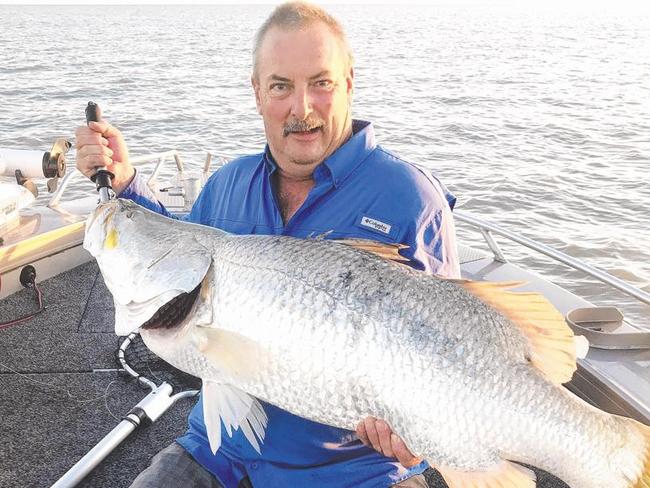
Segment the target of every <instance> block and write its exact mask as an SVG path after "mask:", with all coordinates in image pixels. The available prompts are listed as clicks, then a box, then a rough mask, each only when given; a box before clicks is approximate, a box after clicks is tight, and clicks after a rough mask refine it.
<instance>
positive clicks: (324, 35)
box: [258, 22, 345, 78]
mask: <svg viewBox="0 0 650 488" xmlns="http://www.w3.org/2000/svg"><path fill="white" fill-rule="evenodd" d="M344 59H345V55H344V50H343V46H342V42H341V41H340V39H339V38H338V37H337V36H336V35H335V34H334V33H333V32H332V31H331V29H330V28H329V27H328V26H327V25H326V24H324V23H322V22H314V23H311V24H309V25H307V26H304V27H300V28H291V29H284V28H281V27H278V26H273V27H272V28H271V29H269V30H268V32H267V33H266V35H265V36H264V39H263V40H262V44H261V46H260V52H259V58H258V63H259V64H258V66H259V72H260V75H261V76H262V77H263V78H267V77H269V76H272V75H277V76H281V77H287V76H289V75H291V73H290V71H294V70H298V71H300V74H301V75H302V76H307V77H312V76H316V75H317V74H319V73H321V72H325V71H329V72H332V71H334V70H336V71H339V69H340V66H341V64H342V63H344ZM283 71H284V73H283Z"/></svg>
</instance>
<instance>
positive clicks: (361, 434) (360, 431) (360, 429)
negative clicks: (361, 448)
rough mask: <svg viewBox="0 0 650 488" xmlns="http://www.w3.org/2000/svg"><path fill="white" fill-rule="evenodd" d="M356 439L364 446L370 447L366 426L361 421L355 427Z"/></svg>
mask: <svg viewBox="0 0 650 488" xmlns="http://www.w3.org/2000/svg"><path fill="white" fill-rule="evenodd" d="M357 437H358V438H359V440H360V441H361V442H363V443H364V444H365V445H366V446H369V445H370V439H368V433H367V432H366V424H365V422H364V421H363V420H362V421H361V422H359V425H357Z"/></svg>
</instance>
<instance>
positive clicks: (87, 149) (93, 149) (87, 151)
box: [77, 144, 113, 158]
mask: <svg viewBox="0 0 650 488" xmlns="http://www.w3.org/2000/svg"><path fill="white" fill-rule="evenodd" d="M91 154H103V155H104V156H108V157H111V156H112V155H113V151H112V150H111V148H109V147H106V146H98V145H97V144H93V145H86V146H82V147H81V148H80V149H79V150H78V151H77V158H85V157H86V156H89V155H91Z"/></svg>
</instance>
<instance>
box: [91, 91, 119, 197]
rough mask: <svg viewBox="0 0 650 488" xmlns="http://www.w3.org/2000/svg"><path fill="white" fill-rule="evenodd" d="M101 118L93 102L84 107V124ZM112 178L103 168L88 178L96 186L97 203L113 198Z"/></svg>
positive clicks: (97, 107)
mask: <svg viewBox="0 0 650 488" xmlns="http://www.w3.org/2000/svg"><path fill="white" fill-rule="evenodd" d="M101 117H102V112H101V110H100V108H99V105H97V104H96V103H95V102H88V105H87V106H86V124H87V125H90V123H91V122H99V121H100V120H101ZM113 178H115V175H114V174H113V173H111V172H110V171H108V170H107V169H106V168H105V167H102V168H99V169H98V170H97V172H96V173H95V174H94V175H92V176H91V177H90V181H92V182H93V183H95V184H96V185H97V191H98V192H99V201H100V202H101V203H106V202H108V201H109V200H111V199H113V198H115V192H113V185H112V183H111V182H112V180H113Z"/></svg>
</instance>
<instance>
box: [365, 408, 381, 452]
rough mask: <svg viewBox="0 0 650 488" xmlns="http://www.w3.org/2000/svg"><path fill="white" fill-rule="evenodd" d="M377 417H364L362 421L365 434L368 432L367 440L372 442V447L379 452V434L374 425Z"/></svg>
mask: <svg viewBox="0 0 650 488" xmlns="http://www.w3.org/2000/svg"><path fill="white" fill-rule="evenodd" d="M376 421H377V419H375V418H374V417H366V418H365V419H364V420H363V423H364V424H365V427H366V434H368V440H370V444H372V447H373V449H375V450H376V451H379V452H381V444H380V443H379V435H378V434H377V427H375V422H376Z"/></svg>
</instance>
